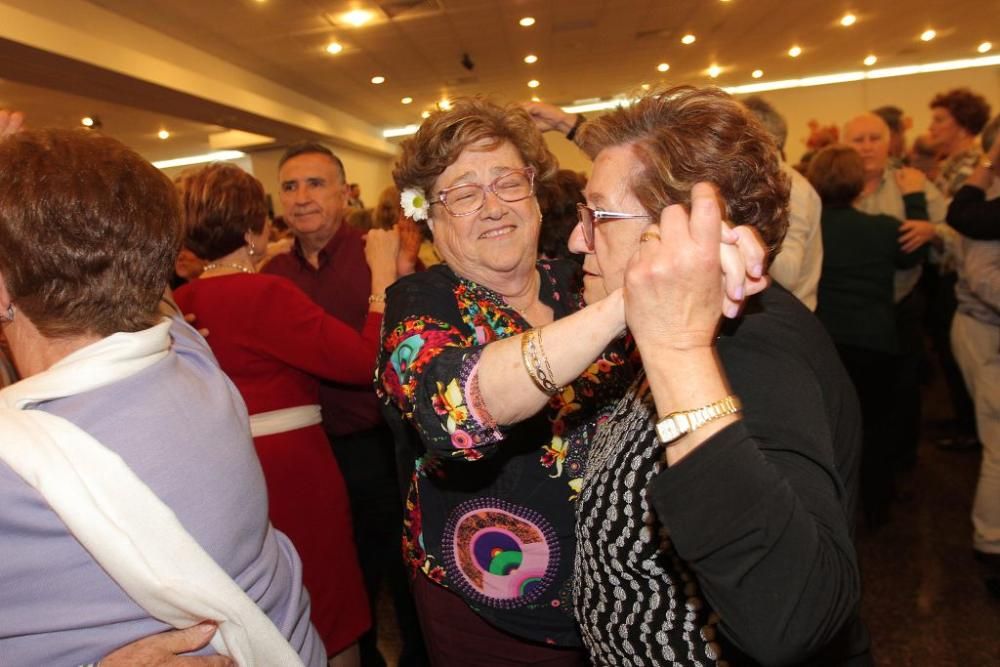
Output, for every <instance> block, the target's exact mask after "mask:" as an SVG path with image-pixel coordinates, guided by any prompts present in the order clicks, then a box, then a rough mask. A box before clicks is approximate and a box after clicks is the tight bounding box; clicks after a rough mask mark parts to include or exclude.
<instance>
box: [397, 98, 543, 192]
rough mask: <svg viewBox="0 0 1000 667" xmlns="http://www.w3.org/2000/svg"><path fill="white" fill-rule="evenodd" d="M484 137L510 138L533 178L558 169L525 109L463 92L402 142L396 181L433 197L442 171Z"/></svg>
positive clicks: (494, 141)
mask: <svg viewBox="0 0 1000 667" xmlns="http://www.w3.org/2000/svg"><path fill="white" fill-rule="evenodd" d="M484 139H485V140H487V141H489V144H488V146H489V148H490V149H492V148H495V147H497V146H499V145H500V144H502V143H503V142H505V141H507V142H510V143H511V144H512V145H513V146H514V148H516V149H517V151H518V153H520V154H521V158H522V159H523V160H524V162H525V164H526V165H528V166H529V167H534V169H535V181H536V183H547V182H549V181H551V180H552V179H553V178H554V177H555V174H556V171H557V170H558V169H559V163H558V162H557V161H556V158H555V156H554V155H552V153H551V152H550V151H549V149H548V146H546V144H545V139H543V138H542V133H541V132H540V131H539V130H538V128H536V127H535V123H534V121H532V120H531V116H529V115H528V112H527V111H525V110H524V109H522V108H521V107H519V106H517V105H516V104H510V105H506V106H501V105H499V104H497V103H495V102H492V101H490V100H488V99H486V98H484V97H478V96H477V97H466V98H461V99H458V100H456V101H455V102H453V106H452V108H451V109H449V110H448V111H436V112H434V113H432V114H431V115H430V116H429V117H428V118H427V120H425V121H424V122H423V124H422V125H421V126H420V129H419V130H417V133H416V134H415V135H413V136H412V137H410V138H409V139H407V140H406V141H404V142H403V153H402V155H401V156H400V158H399V160H398V161H397V162H396V167H395V169H393V171H392V178H393V180H394V181H395V182H396V187H398V188H399V189H400V190H401V191H402V190H404V189H406V188H408V187H412V186H416V187H419V188H421V189H423V191H424V193H426V194H427V196H428V197H430V198H433V193H432V192H431V189H432V188H433V187H434V181H435V180H437V177H438V176H440V175H441V172H443V171H444V170H445V169H447V168H448V167H449V166H450V165H451V164H452V163H453V162H454V161H455V160H457V159H458V156H459V155H461V153H462V151H464V150H465V149H466V148H467V147H469V146H471V145H472V144H474V143H476V142H478V141H482V140H484ZM537 189H538V188H537V187H536V191H537Z"/></svg>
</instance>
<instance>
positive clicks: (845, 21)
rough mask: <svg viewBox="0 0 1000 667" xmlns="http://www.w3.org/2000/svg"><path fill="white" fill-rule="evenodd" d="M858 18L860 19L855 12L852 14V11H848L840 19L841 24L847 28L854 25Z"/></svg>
mask: <svg viewBox="0 0 1000 667" xmlns="http://www.w3.org/2000/svg"><path fill="white" fill-rule="evenodd" d="M857 20H858V17H857V16H855V15H854V14H851V13H850V12H848V13H846V14H844V16H843V17H841V19H840V25H842V26H844V27H845V28H846V27H848V26H852V25H854V24H855V23H857Z"/></svg>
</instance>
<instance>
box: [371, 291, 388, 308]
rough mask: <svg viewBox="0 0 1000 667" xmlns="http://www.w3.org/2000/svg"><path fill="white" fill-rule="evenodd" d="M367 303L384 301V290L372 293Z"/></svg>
mask: <svg viewBox="0 0 1000 667" xmlns="http://www.w3.org/2000/svg"><path fill="white" fill-rule="evenodd" d="M368 303H369V305H370V304H373V303H385V292H382V293H381V294H372V295H371V296H369V297H368Z"/></svg>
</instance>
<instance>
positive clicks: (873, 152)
mask: <svg viewBox="0 0 1000 667" xmlns="http://www.w3.org/2000/svg"><path fill="white" fill-rule="evenodd" d="M930 107H931V110H932V118H933V120H932V124H931V127H930V130H929V137H928V142H929V145H930V146H931V147H932V149H933V153H934V159H932V160H923V159H922V158H921V156H920V155H918V153H917V148H916V146H915V147H914V149H913V150H908V148H907V145H906V139H905V135H904V132H905V129H906V122H905V115H904V114H903V113H902V112H901V111H900V110H899V109H896V108H894V107H884V108H881V109H877V110H874V111H873V112H871V113H865V114H862V115H859V116H857V117H855V118H852V119H848V120H847V122H846V123H845V125H844V127H843V131H842V132H841V133H839V134H840V139H841V140H842V142H843V143H836V142H835V143H831V144H830V145H827V146H819V145H817V146H816V147H815V148H816V150H815V151H812V152H811V154H810V155H809V156H808V161H807V163H804V164H802V165H800V169H801V171H799V170H798V169H796V168H793V167H792V166H791V165H789V164H788V163H787V161H786V159H785V142H786V139H787V132H788V131H787V126H786V124H785V121H784V119H783V117H782V116H781V114H780V113H779V112H778V111H777V110H776V109H775V108H774V107H773V106H771V105H770V104H769V103H768V102H767V101H765V100H764V99H762V98H759V97H752V98H745V99H736V98H733V97H731V96H730V95H728V94H726V93H724V92H722V91H720V90H718V89H715V88H695V87H689V86H680V87H674V88H669V89H660V90H654V91H651V92H648V93H646V94H644V95H643V96H642V97H641V98H640V99H638V100H636V101H635V102H634V103H633V104H631V105H629V106H628V107H623V108H619V109H616V110H613V111H611V112H608V113H606V114H604V115H600V116H595V117H586V118H585V117H583V116H582V115H578V114H569V113H566V112H564V111H562V110H561V109H559V108H557V107H554V106H550V105H546V104H541V103H525V104H520V105H518V104H499V103H497V102H495V101H492V100H488V99H485V98H480V97H475V98H467V99H463V100H457V101H456V102H455V103H454V104H453V106H452V107H451V108H449V109H447V110H439V111H437V112H435V113H433V114H431V115H430V117H428V118H427V119H426V120H425V121H424V123H423V124H422V125H421V126H420V128H419V130H418V131H417V133H416V134H415V135H414V136H412V137H411V138H409V139H407V140H405V141H404V142H403V143H402V146H401V152H400V155H399V157H398V159H397V161H396V163H395V165H394V169H393V173H392V178H393V181H394V185H393V186H392V187H391V188H388V189H387V190H386V191H385V192H384V193H382V195H381V196H380V197H379V200H378V204H377V206H376V207H374V208H373V209H365V208H364V205H363V203H362V202H361V198H360V189H359V188H358V187H357V184H350V183H349V182H348V180H347V171H346V169H345V166H344V164H343V162H342V161H341V160H340V159H339V158H338V157H337V155H336V154H335V153H334V152H333V151H331V150H330V149H329V148H328V147H326V146H324V145H322V144H319V143H312V142H306V143H300V144H295V145H292V146H290V147H288V149H287V150H286V152H285V154H284V155H283V157H282V158H281V160H280V163H279V170H278V179H279V181H278V184H277V185H278V189H279V193H280V194H279V198H280V200H281V204H282V208H283V215H282V218H281V220H280V221H277V222H278V224H280V225H281V226H283V227H284V228H285V229H287V233H286V234H285V236H287V240H285V241H284V242H283V243H281V244H278V245H276V244H275V243H274V241H275V239H276V234H275V233H274V232H273V231H272V221H271V219H270V218H271V215H270V212H269V211H268V205H267V198H266V195H265V191H264V186H263V185H262V184H261V183H260V182H259V181H258V180H257V179H256V178H254V177H253V176H252V175H251V174H249V173H247V172H245V171H243V170H242V169H240V168H238V167H236V166H233V165H228V164H210V165H207V166H202V167H196V168H192V169H190V170H188V171H185V172H184V173H183V174H181V175H180V176H179V177H178V178H177V179H176V180H175V181H173V182H171V181H170V180H169V179H167V178H166V177H165V176H164V175H163V174H162V173H160V172H159V171H157V170H156V169H155V168H154V167H152V165H150V164H149V163H148V162H146V161H145V160H144V159H143V158H141V157H140V156H139V155H137V154H136V153H135V152H134V151H132V150H130V149H128V148H127V147H125V146H123V145H122V144H120V143H119V142H117V141H115V140H113V139H110V138H106V137H102V136H100V135H99V134H98V133H95V132H90V131H84V130H79V131H63V130H46V129H27V128H25V127H23V126H22V123H23V119H22V117H21V116H20V115H19V114H11V113H8V112H2V111H0V332H2V335H0V387H4V388H3V389H0V433H2V434H3V435H0V539H2V540H3V542H4V545H5V546H4V557H3V558H2V559H0V581H2V582H4V595H3V600H2V601H0V662H3V663H4V664H7V663H8V662H9V663H10V664H12V665H22V664H23V665H34V664H67V665H91V664H96V663H97V662H98V661H99V662H100V664H101V665H104V666H105V667H114V666H115V665H136V664H150V665H152V664H164V665H169V664H175V663H174V661H176V664H178V665H181V664H190V665H192V667H193V666H195V665H206V666H213V665H228V664H239V665H254V664H259V665H293V664H303V665H310V666H318V665H324V664H329V665H331V666H336V667H343V666H348V667H354V666H363V667H379V666H380V665H385V664H386V660H385V656H383V655H382V654H381V653H380V652H379V648H378V645H377V644H378V642H377V639H378V628H377V623H376V620H377V618H378V615H377V614H376V613H374V607H375V605H376V603H377V601H378V600H379V598H380V596H381V595H384V594H385V595H388V597H389V598H390V599H391V602H392V607H393V609H394V612H395V615H396V621H397V625H398V627H399V629H400V632H401V644H402V655H401V656H400V658H399V664H400V665H401V666H404V667H408V666H418V665H440V666H452V665H454V666H459V665H462V666H465V665H477V666H480V665H481V666H484V667H490V666H494V665H496V666H498V667H499V666H502V665H515V664H544V665H553V666H558V665H567V666H568V665H588V664H596V665H678V664H681V665H686V664H691V665H699V664H701V665H704V664H720V665H721V664H728V665H742V664H814V665H867V664H872V652H873V651H876V652H877V651H878V647H877V646H876V647H872V646H870V639H869V636H868V633H867V631H866V628H865V625H864V623H863V620H862V618H861V616H860V601H861V584H860V574H859V569H858V562H857V556H856V553H855V548H854V527H855V520H856V517H859V516H860V517H861V518H862V519H863V520H864V521H866V522H867V523H868V525H869V526H871V527H872V528H873V529H877V528H878V527H879V526H880V525H882V524H883V523H885V522H886V521H888V520H889V517H890V510H891V506H892V503H893V502H894V498H895V497H896V495H897V492H898V487H899V484H900V481H901V480H902V481H905V474H906V471H907V470H908V469H909V468H912V466H914V465H915V464H916V460H917V443H918V441H919V439H920V435H921V434H920V418H921V417H920V398H921V397H920V386H921V379H922V377H923V375H924V373H925V368H926V364H927V355H926V348H927V345H926V344H925V336H926V337H927V338H928V339H929V340H931V341H932V346H933V350H934V352H935V354H936V357H937V358H938V359H939V360H940V364H941V366H942V368H943V372H944V377H945V378H946V380H947V386H948V390H949V394H950V397H951V399H952V403H953V406H954V413H955V417H956V419H955V422H954V425H953V433H951V434H950V436H949V437H948V438H946V439H943V440H942V441H941V442H939V443H938V445H939V446H941V447H942V448H949V449H968V448H973V447H982V452H983V461H982V465H981V474H980V478H979V483H978V487H977V489H976V491H975V501H974V509H973V515H972V524H973V536H972V543H971V547H972V549H973V553H974V554H975V555H976V557H977V558H979V559H980V560H982V561H984V562H985V563H987V565H988V567H990V568H992V572H993V574H992V575H991V578H990V579H989V580H988V584H989V585H991V586H994V589H995V590H996V589H1000V579H998V578H997V577H1000V403H998V401H1000V377H998V375H997V373H998V368H1000V278H998V276H1000V270H998V269H1000V241H998V234H997V221H998V218H1000V210H998V206H997V203H998V202H1000V198H996V195H998V194H1000V175H998V174H1000V167H998V166H997V164H998V160H1000V142H997V141H996V135H997V130H998V128H1000V117H997V118H994V119H993V120H992V121H990V120H989V119H990V109H989V106H988V105H987V104H986V102H985V101H984V100H983V98H982V97H980V96H978V95H976V94H975V93H973V92H971V91H969V90H965V89H958V90H953V91H949V92H946V93H943V94H941V95H938V96H936V97H934V98H933V100H932V101H931V102H930ZM984 128H985V130H984ZM546 132H550V133H561V134H563V135H565V136H566V139H567V140H569V141H571V142H573V143H575V144H576V145H577V146H578V147H579V148H580V150H582V151H583V152H584V153H585V154H586V155H587V156H588V157H589V158H590V159H591V160H592V170H591V174H590V176H589V178H586V177H584V176H583V175H582V174H577V173H574V172H571V171H566V170H560V169H559V165H558V163H557V161H556V159H555V157H554V156H553V154H552V153H551V152H550V150H549V148H548V145H547V143H546V139H545V138H544V136H543V135H544V133H546ZM980 133H982V140H981V141H980V140H979V135H980ZM921 150H922V149H921ZM907 162H909V164H910V165H912V166H907V165H906V164H905V163H907ZM168 285H169V286H171V287H172V288H173V289H171V287H168ZM373 378H374V386H373ZM182 656H183V657H182Z"/></svg>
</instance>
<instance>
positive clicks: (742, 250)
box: [716, 200, 770, 317]
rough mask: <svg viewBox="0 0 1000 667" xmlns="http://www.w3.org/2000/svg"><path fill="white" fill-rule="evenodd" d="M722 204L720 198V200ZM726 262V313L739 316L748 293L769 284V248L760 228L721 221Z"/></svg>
mask: <svg viewBox="0 0 1000 667" xmlns="http://www.w3.org/2000/svg"><path fill="white" fill-rule="evenodd" d="M716 205H718V200H717V201H716ZM720 228H721V230H722V232H721V248H720V251H719V253H720V261H721V264H722V280H723V286H724V289H723V295H722V314H723V315H725V316H726V317H736V316H737V315H739V313H740V308H741V306H742V305H743V303H744V302H745V300H746V298H747V297H748V296H752V295H754V294H757V293H758V292H762V291H763V290H764V289H765V288H766V287H767V286H768V285H769V284H770V281H769V280H768V278H767V276H766V275H765V274H764V259H765V258H766V257H767V248H766V247H765V246H764V241H763V240H762V239H761V238H760V234H758V232H757V230H756V229H754V228H753V227H750V226H749V225H739V226H736V227H730V226H729V225H728V224H727V223H726V222H722V223H721V225H720Z"/></svg>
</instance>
